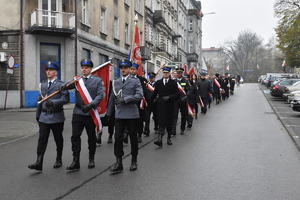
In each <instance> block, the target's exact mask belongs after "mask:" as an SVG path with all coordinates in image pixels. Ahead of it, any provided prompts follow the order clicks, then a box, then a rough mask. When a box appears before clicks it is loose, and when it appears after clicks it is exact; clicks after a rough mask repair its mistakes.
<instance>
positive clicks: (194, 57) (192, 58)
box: [186, 53, 199, 62]
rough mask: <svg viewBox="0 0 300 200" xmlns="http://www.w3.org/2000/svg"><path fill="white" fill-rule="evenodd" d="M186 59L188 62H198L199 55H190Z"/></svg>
mask: <svg viewBox="0 0 300 200" xmlns="http://www.w3.org/2000/svg"><path fill="white" fill-rule="evenodd" d="M186 57H187V61H188V62H198V58H199V55H198V54H196V53H188V54H186Z"/></svg>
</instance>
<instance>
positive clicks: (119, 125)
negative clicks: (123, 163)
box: [114, 118, 138, 157]
mask: <svg viewBox="0 0 300 200" xmlns="http://www.w3.org/2000/svg"><path fill="white" fill-rule="evenodd" d="M137 122H138V119H137V118H136V119H120V118H116V119H115V145H114V154H115V156H116V157H122V156H124V151H123V135H124V131H125V128H126V127H127V129H128V132H129V137H130V144H131V155H133V156H136V155H138V142H137Z"/></svg>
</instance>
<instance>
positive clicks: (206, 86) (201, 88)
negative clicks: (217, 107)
mask: <svg viewBox="0 0 300 200" xmlns="http://www.w3.org/2000/svg"><path fill="white" fill-rule="evenodd" d="M205 76H206V74H205V73H201V74H200V79H199V80H198V83H197V84H198V94H199V96H200V97H201V100H202V102H203V107H201V113H203V114H206V112H207V103H208V93H209V92H210V93H212V92H211V91H210V82H209V80H207V79H206V78H205Z"/></svg>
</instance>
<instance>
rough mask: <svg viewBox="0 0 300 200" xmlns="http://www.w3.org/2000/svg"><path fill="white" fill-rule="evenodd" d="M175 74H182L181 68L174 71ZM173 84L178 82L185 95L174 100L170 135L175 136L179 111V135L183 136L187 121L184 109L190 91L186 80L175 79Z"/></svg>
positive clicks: (185, 109) (182, 78)
mask: <svg viewBox="0 0 300 200" xmlns="http://www.w3.org/2000/svg"><path fill="white" fill-rule="evenodd" d="M176 71H177V74H182V73H183V71H184V70H183V68H178V69H176ZM175 82H178V83H179V84H180V86H181V87H182V89H183V90H184V91H185V93H186V94H187V95H183V94H181V93H180V96H179V98H177V99H176V101H175V104H174V122H173V128H172V134H173V135H176V126H177V120H178V114H179V111H180V113H181V124H180V130H181V132H180V134H182V135H183V134H184V130H185V125H186V121H187V107H186V102H187V98H188V96H189V94H190V89H191V85H190V83H189V81H188V80H186V79H185V78H184V77H181V78H178V75H177V78H176V79H175Z"/></svg>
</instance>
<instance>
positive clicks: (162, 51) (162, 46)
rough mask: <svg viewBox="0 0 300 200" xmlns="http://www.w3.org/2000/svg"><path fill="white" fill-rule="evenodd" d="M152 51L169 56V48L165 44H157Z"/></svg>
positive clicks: (155, 53)
mask: <svg viewBox="0 0 300 200" xmlns="http://www.w3.org/2000/svg"><path fill="white" fill-rule="evenodd" d="M152 53H153V54H154V55H161V56H167V48H166V45H165V44H162V43H161V44H159V45H158V46H156V47H155V48H154V49H153V50H152Z"/></svg>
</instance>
